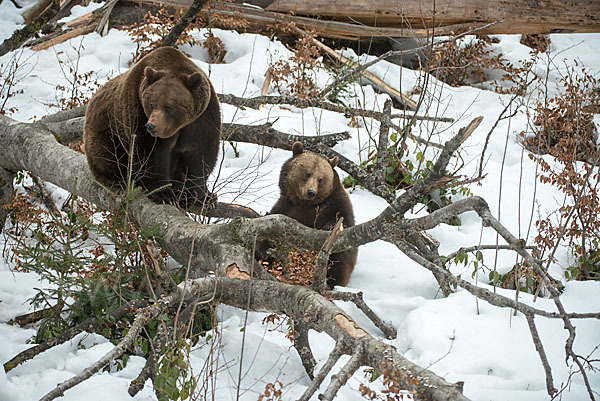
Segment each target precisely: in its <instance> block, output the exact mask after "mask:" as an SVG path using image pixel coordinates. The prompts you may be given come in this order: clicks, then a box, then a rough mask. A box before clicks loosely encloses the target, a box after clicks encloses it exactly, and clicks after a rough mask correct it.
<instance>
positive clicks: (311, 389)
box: [298, 341, 346, 401]
mask: <svg viewBox="0 0 600 401" xmlns="http://www.w3.org/2000/svg"><path fill="white" fill-rule="evenodd" d="M345 349H346V346H345V345H344V343H343V341H336V343H335V347H334V348H333V351H331V352H330V353H329V356H328V357H327V362H325V365H323V367H322V368H321V370H319V372H318V373H317V375H316V376H315V378H314V380H313V381H312V382H311V383H310V386H308V388H307V389H306V391H304V394H302V396H301V397H300V398H299V399H298V401H308V400H309V399H310V397H312V395H313V394H314V393H315V391H317V390H318V389H319V387H320V386H321V383H323V380H325V377H327V375H328V374H329V372H331V369H333V366H334V365H335V363H336V362H337V361H338V359H340V357H341V356H342V355H344V351H345Z"/></svg>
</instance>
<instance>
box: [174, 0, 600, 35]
mask: <svg viewBox="0 0 600 401" xmlns="http://www.w3.org/2000/svg"><path fill="white" fill-rule="evenodd" d="M177 1H191V0H177ZM250 3H252V1H250ZM262 3H264V2H262ZM265 10H267V11H274V12H279V13H292V14H294V15H299V16H320V17H322V18H327V19H334V20H338V21H356V22H359V23H362V24H364V25H366V26H379V27H381V26H384V27H401V26H403V25H404V26H405V27H407V28H408V27H412V28H432V27H437V26H446V25H454V24H464V23H475V22H479V23H490V22H493V21H498V20H500V21H502V22H501V23H500V24H498V25H496V26H493V27H490V28H489V30H486V31H485V32H484V33H486V34H492V33H493V34H510V33H558V32H565V33H575V32H576V33H582V32H599V29H600V2H598V1H586V0H532V1H522V0H506V1H500V2H491V1H486V0H449V1H444V2H439V1H438V2H436V1H434V0H428V1H422V0H408V1H406V0H405V1H402V2H401V3H399V2H398V1H395V0H384V1H377V2H372V1H369V0H348V1H338V0H315V1H310V2H308V1H301V0H277V1H272V2H270V4H269V5H267V6H265Z"/></svg>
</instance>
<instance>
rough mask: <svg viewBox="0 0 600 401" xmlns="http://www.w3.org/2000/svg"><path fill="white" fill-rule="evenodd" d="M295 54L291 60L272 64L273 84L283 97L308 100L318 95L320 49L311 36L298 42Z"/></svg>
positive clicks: (294, 50) (304, 37) (282, 60)
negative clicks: (289, 96) (317, 78)
mask: <svg viewBox="0 0 600 401" xmlns="http://www.w3.org/2000/svg"><path fill="white" fill-rule="evenodd" d="M293 52H294V54H293V55H292V56H291V57H290V58H289V59H280V60H277V61H275V62H273V63H271V66H270V68H271V82H272V84H273V85H274V86H275V89H276V90H277V92H279V94H281V95H291V96H297V97H299V98H302V99H308V98H311V97H313V96H315V95H316V94H317V93H318V88H317V84H316V82H315V78H316V77H315V70H316V69H317V68H318V67H319V65H320V62H319V49H318V48H317V46H316V45H315V44H314V42H313V41H312V36H311V35H306V36H303V37H302V38H300V39H298V40H297V41H296V45H295V49H293Z"/></svg>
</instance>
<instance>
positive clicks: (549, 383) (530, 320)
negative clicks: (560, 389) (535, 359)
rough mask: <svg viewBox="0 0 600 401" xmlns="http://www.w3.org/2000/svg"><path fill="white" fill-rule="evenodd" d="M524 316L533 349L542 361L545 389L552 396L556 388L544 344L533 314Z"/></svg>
mask: <svg viewBox="0 0 600 401" xmlns="http://www.w3.org/2000/svg"><path fill="white" fill-rule="evenodd" d="M525 317H526V318H527V325H528V326H529V331H530V332H531V339H532V340H533V343H534V344H535V349H536V351H537V352H538V355H539V356H540V360H541V361H542V366H543V367H544V372H545V374H546V390H547V391H548V395H549V396H550V397H553V396H554V394H556V391H557V390H556V388H555V387H554V381H553V380H552V369H551V368H550V363H548V357H547V356H546V352H545V351H544V345H543V344H542V340H540V335H539V333H538V331H537V328H536V327H535V320H534V319H535V316H534V315H529V314H527V315H525Z"/></svg>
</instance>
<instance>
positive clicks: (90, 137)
mask: <svg viewBox="0 0 600 401" xmlns="http://www.w3.org/2000/svg"><path fill="white" fill-rule="evenodd" d="M85 117H86V118H85V126H84V134H83V135H84V143H85V152H86V156H87V159H88V164H89V166H90V170H91V171H92V174H93V175H94V178H96V180H97V181H99V182H100V183H101V184H103V185H105V186H108V187H112V188H114V187H120V188H122V187H124V184H125V183H126V182H127V177H128V174H127V165H128V158H129V157H128V156H129V153H130V150H131V149H132V142H133V145H134V146H133V154H132V155H131V162H132V166H133V168H132V178H133V179H134V180H135V181H136V183H137V184H139V185H141V186H142V187H144V188H145V189H146V190H148V191H154V190H157V189H158V188H160V187H163V186H165V185H168V186H169V187H168V188H166V189H161V190H160V191H157V192H154V193H153V194H152V195H151V197H152V198H153V199H154V200H156V201H168V202H172V201H179V203H180V204H181V205H182V206H187V205H191V204H192V203H195V202H201V201H203V200H204V199H205V197H207V196H208V197H209V200H210V201H214V200H216V199H215V197H214V195H213V194H210V193H209V192H208V190H207V188H206V179H207V177H208V175H209V174H210V172H211V171H212V170H213V168H214V167H215V165H216V162H217V157H218V153H219V142H220V138H221V113H220V106H219V100H218V98H217V96H216V94H215V91H214V88H213V87H212V85H211V83H210V81H209V79H208V77H207V76H206V75H205V74H204V72H203V71H202V70H201V69H200V68H199V67H198V66H196V65H195V64H194V63H193V62H192V61H191V60H189V59H188V58H187V57H186V56H185V55H184V54H183V53H181V52H180V51H178V50H176V49H174V48H171V47H162V48H159V49H156V50H154V51H153V52H151V53H149V54H148V55H147V56H145V57H144V58H142V59H141V60H140V61H139V62H138V63H137V64H136V65H135V66H133V67H132V68H131V69H130V70H129V71H127V72H125V73H123V74H121V75H119V76H117V77H115V78H113V79H111V80H110V81H108V82H107V83H106V84H105V85H103V86H102V87H101V88H100V89H99V90H98V92H97V93H96V94H95V95H94V96H93V97H92V99H91V100H90V103H89V105H88V107H87V110H86V115H85ZM134 136H135V141H134V140H133V138H134Z"/></svg>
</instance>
